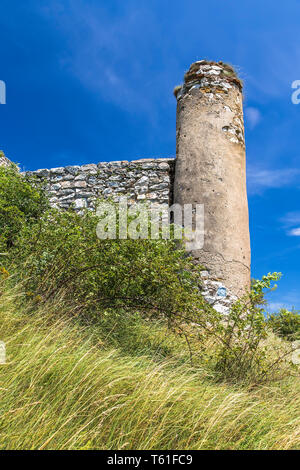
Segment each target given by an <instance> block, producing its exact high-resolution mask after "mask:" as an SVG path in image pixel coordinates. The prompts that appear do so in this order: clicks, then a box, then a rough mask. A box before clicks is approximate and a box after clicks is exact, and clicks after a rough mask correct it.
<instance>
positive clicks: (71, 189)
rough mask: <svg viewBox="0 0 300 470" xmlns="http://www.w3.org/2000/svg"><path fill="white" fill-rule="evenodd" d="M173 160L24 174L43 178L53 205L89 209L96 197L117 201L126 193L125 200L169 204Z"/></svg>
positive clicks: (58, 169) (171, 190)
mask: <svg viewBox="0 0 300 470" xmlns="http://www.w3.org/2000/svg"><path fill="white" fill-rule="evenodd" d="M174 162H175V160H174V159H173V158H158V159H141V160H134V161H131V162H128V161H120V162H101V163H98V164H90V165H82V166H66V167H60V168H52V169H49V170H48V169H43V170H37V171H33V172H27V173H28V174H32V175H36V176H38V177H41V178H44V179H46V181H47V182H48V187H47V189H48V191H49V194H50V198H51V199H50V200H51V204H52V205H53V206H54V207H61V208H68V207H70V206H73V207H74V208H75V209H77V210H80V209H82V208H86V207H87V208H93V207H95V201H96V200H97V199H101V198H112V199H113V200H114V201H116V202H117V201H118V199H119V198H120V197H121V196H127V197H128V201H129V203H134V202H140V201H145V200H149V201H151V202H153V203H157V204H166V203H167V204H172V193H173V174H174Z"/></svg>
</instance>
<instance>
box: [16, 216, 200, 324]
mask: <svg viewBox="0 0 300 470" xmlns="http://www.w3.org/2000/svg"><path fill="white" fill-rule="evenodd" d="M98 221H99V219H98V218H97V217H96V216H95V215H94V214H93V213H91V212H89V211H86V212H85V213H82V214H78V213H76V212H74V211H72V210H69V211H59V210H54V209H53V210H50V211H49V212H47V213H45V215H44V216H43V217H41V219H40V220H39V221H38V223H36V224H33V225H31V226H29V225H24V226H23V228H22V230H21V232H20V234H19V237H18V243H17V245H16V247H15V248H14V250H13V251H12V252H11V262H12V264H13V267H14V268H13V269H14V272H15V277H16V279H19V280H22V281H23V282H24V283H25V286H26V290H27V291H28V292H29V293H32V294H34V296H39V297H40V298H41V299H42V300H43V301H46V300H47V299H50V298H54V297H57V296H61V295H64V298H65V300H66V302H67V303H69V304H70V303H71V304H72V305H75V307H76V312H77V314H79V313H80V314H81V316H82V317H85V318H86V319H88V320H92V319H97V317H98V316H99V315H101V314H102V312H103V310H104V309H105V310H107V309H114V310H115V309H131V310H135V309H136V310H140V311H142V312H145V314H146V315H151V316H158V317H159V316H162V315H163V316H164V317H165V318H168V321H169V322H170V324H171V323H172V325H174V324H175V323H176V320H177V319H180V321H182V320H181V317H182V315H183V313H184V312H186V311H189V310H191V311H193V310H194V311H195V310H196V309H195V307H197V308H198V311H200V310H201V309H202V310H203V308H205V305H206V304H205V302H204V300H203V298H202V296H201V295H200V292H199V283H200V276H199V269H200V268H198V267H196V266H194V264H193V263H192V261H191V259H190V258H189V257H187V256H186V254H185V252H184V250H183V249H180V247H178V245H177V244H176V245H175V242H174V241H171V240H151V239H150V240H148V239H147V240H141V239H139V240H131V239H127V240H119V239H115V240H102V239H99V238H98V237H97V233H96V227H97V223H98ZM194 319H195V318H194Z"/></svg>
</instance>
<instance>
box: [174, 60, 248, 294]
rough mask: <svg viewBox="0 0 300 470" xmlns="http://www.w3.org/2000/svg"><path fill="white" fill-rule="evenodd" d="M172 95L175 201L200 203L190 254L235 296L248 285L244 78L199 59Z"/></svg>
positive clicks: (226, 68) (230, 68)
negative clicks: (200, 229)
mask: <svg viewBox="0 0 300 470" xmlns="http://www.w3.org/2000/svg"><path fill="white" fill-rule="evenodd" d="M174 94H175V96H176V98H177V134H176V138H177V145H176V154H177V158H176V167H175V180H174V202H175V203H179V204H181V205H184V204H204V246H203V249H198V250H194V251H193V252H192V254H193V256H194V257H195V259H196V260H197V261H199V263H200V264H202V265H203V266H205V267H206V268H207V270H208V272H209V277H210V279H212V280H215V281H221V282H222V283H223V284H224V285H225V286H226V287H227V288H228V289H229V291H231V292H232V293H233V294H234V295H237V296H239V295H241V294H242V293H243V292H244V291H245V288H249V286H250V237H249V218H248V202H247V192H246V168H245V166H246V164H245V140H244V123H243V96H242V83H241V81H240V80H239V79H238V78H237V76H236V74H235V71H234V70H233V68H232V67H231V66H229V65H226V64H224V63H222V62H219V63H215V62H208V61H205V60H201V61H198V62H195V63H194V64H192V65H191V67H190V69H189V71H188V72H187V73H186V74H185V82H184V84H183V85H182V86H181V87H176V88H175V90H174Z"/></svg>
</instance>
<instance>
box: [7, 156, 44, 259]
mask: <svg viewBox="0 0 300 470" xmlns="http://www.w3.org/2000/svg"><path fill="white" fill-rule="evenodd" d="M47 206H48V200H47V196H46V194H45V190H44V187H43V185H42V184H38V183H37V181H36V180H35V179H34V178H33V177H30V176H22V175H21V174H20V172H19V170H18V168H17V166H16V165H11V166H8V167H0V227H1V231H0V250H1V251H5V250H6V249H7V248H10V247H11V246H12V245H13V244H14V242H15V239H16V236H17V235H18V233H19V232H20V230H21V229H22V227H23V226H24V224H26V223H27V224H31V223H32V222H34V221H36V220H38V219H39V217H40V216H41V214H42V213H43V212H44V211H45V209H46V207H47Z"/></svg>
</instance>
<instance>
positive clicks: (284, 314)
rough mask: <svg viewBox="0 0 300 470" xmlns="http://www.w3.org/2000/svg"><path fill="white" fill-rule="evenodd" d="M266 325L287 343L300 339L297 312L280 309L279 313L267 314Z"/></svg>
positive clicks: (299, 319)
mask: <svg viewBox="0 0 300 470" xmlns="http://www.w3.org/2000/svg"><path fill="white" fill-rule="evenodd" d="M268 324H269V326H270V327H271V328H272V330H273V331H274V333H275V334H277V335H278V336H280V337H281V338H284V339H286V340H288V341H295V340H299V339H300V315H299V312H297V311H295V310H292V311H291V312H290V311H289V310H287V309H285V308H281V309H280V310H279V312H277V313H272V314H269V316H268Z"/></svg>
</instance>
